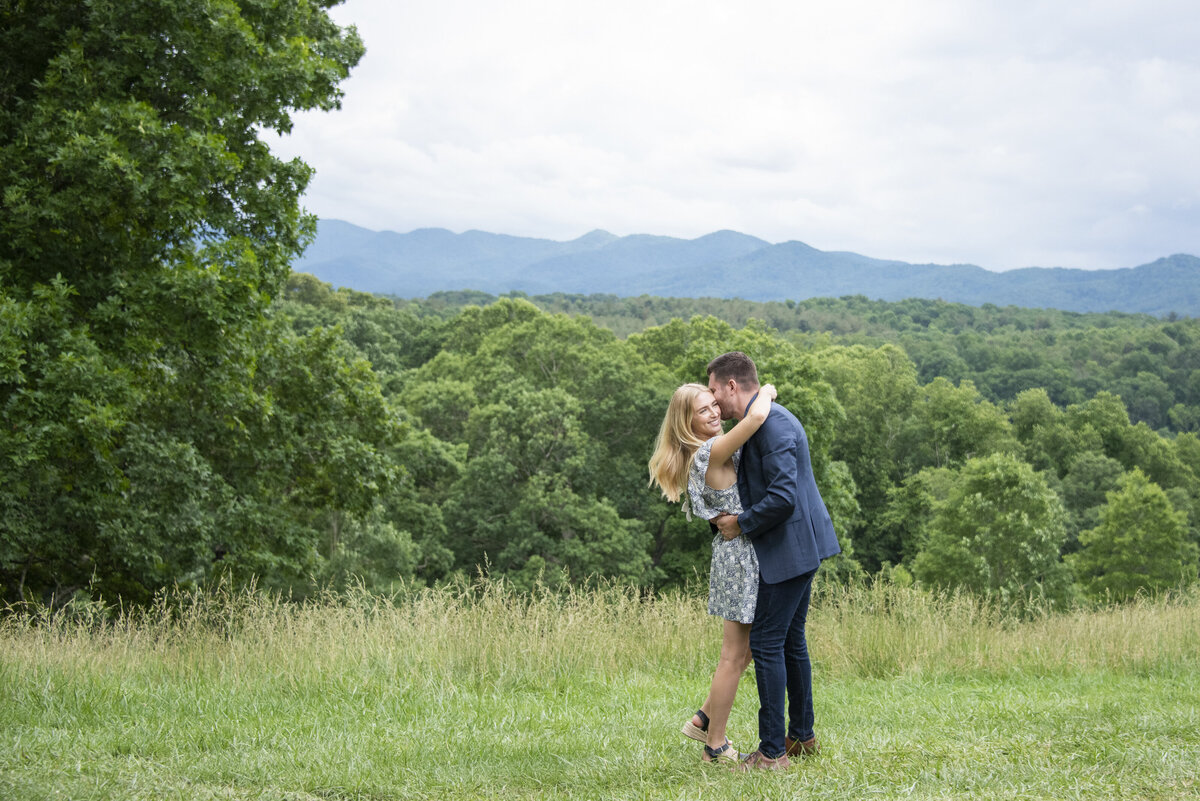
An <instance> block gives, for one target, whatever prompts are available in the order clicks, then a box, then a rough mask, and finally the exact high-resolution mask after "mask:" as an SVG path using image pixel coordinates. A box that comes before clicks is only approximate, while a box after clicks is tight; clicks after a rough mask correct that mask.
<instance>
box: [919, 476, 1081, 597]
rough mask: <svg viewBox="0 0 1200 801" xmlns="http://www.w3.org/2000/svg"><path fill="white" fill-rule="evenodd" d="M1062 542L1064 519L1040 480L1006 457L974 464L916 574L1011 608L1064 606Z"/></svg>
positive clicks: (1066, 583)
mask: <svg viewBox="0 0 1200 801" xmlns="http://www.w3.org/2000/svg"><path fill="white" fill-rule="evenodd" d="M1065 538H1066V512H1065V510H1064V509H1063V507H1062V502H1061V501H1060V500H1059V498H1058V495H1057V494H1055V492H1054V491H1053V490H1052V489H1050V487H1049V486H1048V485H1047V484H1046V481H1045V479H1044V478H1043V477H1042V476H1041V475H1040V474H1038V473H1037V472H1035V471H1034V470H1033V469H1032V468H1031V467H1029V465H1027V464H1025V463H1024V462H1021V461H1020V460H1018V459H1017V458H1015V457H1014V456H1011V455H1008V454H995V455H992V456H987V457H982V458H974V459H969V460H967V462H966V463H965V464H964V465H963V466H962V467H961V468H960V469H959V470H958V471H956V475H954V478H953V483H952V484H951V486H950V489H949V493H948V495H947V497H946V499H945V501H942V502H940V503H939V504H937V506H936V507H935V510H934V513H933V518H932V520H931V521H930V525H929V534H928V537H927V538H926V540H925V542H924V544H923V547H922V549H921V551H920V552H919V553H918V554H917V556H916V558H915V559H914V560H913V574H914V575H915V576H916V578H917V579H918V580H920V581H922V582H924V583H925V584H928V585H932V586H942V587H964V588H966V589H970V590H972V591H974V592H977V593H981V594H983V595H987V596H989V597H995V598H998V599H999V600H1000V601H1001V602H1002V603H1005V604H1013V605H1014V606H1020V605H1022V604H1024V603H1025V601H1026V600H1027V599H1028V598H1029V597H1030V596H1039V597H1044V598H1046V599H1048V600H1050V601H1065V600H1066V599H1067V597H1068V595H1069V592H1070V583H1071V578H1070V571H1069V570H1068V569H1067V568H1066V566H1065V565H1064V564H1063V562H1062V561H1061V559H1060V558H1059V550H1060V548H1061V547H1062V544H1063V541H1064V540H1065Z"/></svg>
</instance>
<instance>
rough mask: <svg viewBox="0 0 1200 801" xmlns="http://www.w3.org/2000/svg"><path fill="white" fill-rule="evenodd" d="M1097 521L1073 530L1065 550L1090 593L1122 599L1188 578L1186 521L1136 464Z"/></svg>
mask: <svg viewBox="0 0 1200 801" xmlns="http://www.w3.org/2000/svg"><path fill="white" fill-rule="evenodd" d="M1099 517H1100V524H1099V525H1098V526H1096V528H1093V529H1090V530H1088V531H1085V532H1083V533H1082V534H1080V535H1079V542H1080V544H1081V545H1082V546H1083V547H1082V548H1081V549H1080V550H1079V551H1078V552H1077V553H1074V554H1072V555H1071V557H1070V558H1071V560H1072V562H1073V563H1074V566H1075V570H1076V573H1077V574H1078V576H1079V583H1080V584H1081V585H1082V586H1083V588H1084V591H1085V592H1087V594H1088V595H1089V596H1091V597H1092V598H1099V599H1103V598H1109V597H1110V598H1112V599H1114V600H1125V599H1127V598H1129V597H1131V596H1133V595H1134V594H1135V593H1136V592H1137V591H1138V590H1146V591H1150V592H1154V591H1156V590H1162V589H1165V588H1168V587H1176V586H1179V585H1180V584H1186V583H1189V582H1191V581H1194V580H1195V578H1196V572H1197V565H1196V545H1195V544H1194V543H1191V542H1188V541H1187V537H1186V531H1187V520H1186V515H1185V514H1184V513H1183V512H1179V511H1176V510H1175V509H1174V508H1173V507H1172V505H1171V502H1170V500H1169V499H1168V498H1167V494H1166V493H1165V492H1163V490H1162V489H1161V488H1160V487H1159V486H1158V485H1157V484H1155V483H1153V482H1152V481H1150V479H1149V478H1147V477H1146V475H1145V474H1144V473H1143V472H1142V471H1141V470H1140V469H1138V468H1136V467H1135V468H1134V469H1133V471H1132V472H1130V473H1128V474H1126V475H1124V476H1122V477H1121V479H1120V481H1119V486H1118V488H1117V489H1115V490H1113V491H1111V492H1109V493H1108V503H1107V504H1106V505H1105V506H1103V507H1101V509H1100V514H1099Z"/></svg>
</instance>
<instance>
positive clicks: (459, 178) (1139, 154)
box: [273, 0, 1200, 270]
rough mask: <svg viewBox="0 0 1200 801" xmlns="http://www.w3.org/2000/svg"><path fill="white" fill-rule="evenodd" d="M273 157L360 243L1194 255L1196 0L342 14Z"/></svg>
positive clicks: (1020, 261)
mask: <svg viewBox="0 0 1200 801" xmlns="http://www.w3.org/2000/svg"><path fill="white" fill-rule="evenodd" d="M333 13H334V18H335V19H336V20H338V21H339V22H340V23H342V24H354V25H356V26H357V27H358V30H359V33H360V35H361V36H362V37H363V39H364V41H365V42H366V45H367V54H366V56H365V57H364V58H363V60H362V62H361V63H360V64H359V66H358V68H357V69H356V70H355V71H354V73H353V74H352V76H351V78H350V79H349V80H348V81H347V82H346V83H345V84H344V85H343V88H344V89H345V95H346V96H345V99H344V103H343V109H342V110H341V111H339V112H335V113H332V114H304V115H299V116H297V118H296V127H295V130H294V131H293V133H292V135H291V136H289V137H286V138H285V139H283V140H280V141H278V142H276V143H274V144H273V146H274V147H275V149H276V150H277V152H279V153H281V154H283V155H289V156H290V155H299V156H301V157H302V158H304V160H305V161H307V162H308V163H309V164H311V165H312V166H313V167H315V168H316V170H317V175H316V177H315V178H314V179H313V182H312V184H311V186H310V188H309V192H308V195H307V197H306V201H305V205H306V206H307V207H308V209H309V210H310V211H312V212H314V213H316V214H318V215H319V216H321V217H323V218H337V219H342V220H347V221H349V222H352V223H355V224H357V225H361V226H365V227H368V228H373V229H376V230H392V231H400V232H406V231H411V230H413V229H415V228H423V227H441V228H448V229H450V230H452V231H465V230H468V229H480V230H485V231H492V232H496V233H506V234H514V235H519V236H536V237H544V238H549V239H557V240H567V239H573V238H575V237H577V236H581V235H582V234H585V233H587V232H588V231H590V230H593V229H596V228H603V229H605V230H608V231H611V232H612V233H615V234H618V235H624V234H634V233H650V234H662V235H669V236H678V237H685V238H694V237H697V236H702V235H704V234H707V233H710V232H712V231H716V230H720V229H733V230H736V231H741V232H743V233H747V234H752V235H754V236H758V237H761V238H763V239H766V240H768V241H771V242H784V241H788V240H800V241H802V242H806V243H808V244H809V245H812V246H813V247H816V248H819V249H821V250H849V251H854V252H858V253H862V254H865V255H868V256H874V257H877V258H890V259H902V260H904V261H910V262H936V263H942V264H949V263H971V264H978V265H980V266H982V267H986V268H989V269H993V270H1003V269H1009V268H1013V267H1026V266H1042V267H1049V266H1062V267H1086V268H1111V267H1132V266H1136V265H1138V264H1143V263H1145V262H1148V261H1152V260H1154V259H1156V258H1158V257H1160V256H1166V255H1170V254H1172V253H1191V254H1194V255H1200V48H1198V47H1197V45H1196V36H1197V30H1200V6H1197V5H1196V4H1195V2H1194V0H1138V2H1134V1H1133V0H1091V1H1089V0H1079V1H1078V2H1072V3H1069V4H1068V3H1063V2H1055V0H1043V1H1041V2H1033V1H1032V0H1007V2H1004V1H1002V0H905V2H897V1H896V0H839V2H836V3H830V2H821V3H817V2H812V0H746V1H745V2H740V3H734V2H730V1H729V0H720V1H718V0H686V2H684V1H683V0H603V2H597V1H596V0H508V2H504V3H497V2H486V1H485V0H348V2H346V3H345V5H343V6H341V7H339V8H337V9H335V10H334V12H333Z"/></svg>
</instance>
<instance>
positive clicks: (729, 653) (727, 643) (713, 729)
mask: <svg viewBox="0 0 1200 801" xmlns="http://www.w3.org/2000/svg"><path fill="white" fill-rule="evenodd" d="M749 664H750V624H748V623H735V622H734V621H732V620H726V621H725V627H724V631H723V632H722V636H721V657H720V659H718V660H717V669H716V670H715V671H714V672H713V677H712V687H710V688H709V691H708V698H707V699H705V701H704V706H702V707H701V709H703V710H704V713H705V714H706V715H708V747H709V748H720V747H721V746H722V745H724V744H725V737H726V734H725V727H726V726H727V725H728V723H729V712H730V710H732V709H733V699H734V698H735V697H736V696H737V689H738V682H739V681H740V680H741V678H742V673H743V672H745V670H746V667H747V666H748V665H749ZM692 722H693V723H698V721H696V720H693V721H692Z"/></svg>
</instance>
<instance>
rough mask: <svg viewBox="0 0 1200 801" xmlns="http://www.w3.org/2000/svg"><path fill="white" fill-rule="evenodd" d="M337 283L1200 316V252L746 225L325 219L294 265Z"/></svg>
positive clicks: (408, 290)
mask: <svg viewBox="0 0 1200 801" xmlns="http://www.w3.org/2000/svg"><path fill="white" fill-rule="evenodd" d="M293 266H294V269H295V270H297V271H298V272H306V273H312V274H313V275H315V276H317V277H318V278H320V279H321V280H322V281H327V282H329V283H331V284H333V285H334V286H344V287H350V288H352V289H357V290H360V291H364V292H375V293H380V294H388V295H395V296H398V297H405V298H417V297H426V296H428V295H430V294H432V293H434V292H439V291H443V290H459V289H475V290H480V291H483V292H488V293H492V294H504V293H506V292H511V291H522V292H525V293H527V294H530V295H538V294H551V293H554V292H563V293H569V294H574V293H578V294H614V295H621V296H636V295H657V296H662V297H724V298H732V297H739V298H744V299H746V300H758V301H766V300H788V299H791V300H804V299H806V298H813V297H840V296H842V295H866V296H867V297H869V298H872V299H876V300H902V299H904V298H940V299H942V300H946V301H952V302H957V303H966V304H970V305H973V306H980V305H983V304H985V303H993V304H996V305H998V306H1006V305H1014V306H1026V307H1034V308H1055V309H1063V310H1067V311H1079V312H1105V311H1124V312H1142V313H1147V314H1154V315H1159V316H1162V315H1167V314H1169V313H1171V312H1174V313H1176V314H1178V315H1183V316H1189V317H1194V316H1200V258H1196V257H1195V256H1190V255H1185V254H1177V255H1174V256H1168V257H1165V258H1161V259H1158V260H1157V261H1154V262H1151V263H1149V264H1143V265H1141V266H1138V267H1129V268H1123V269H1116V270H1081V269H1065V268H1060V267H1053V268H1045V267H1027V268H1024V269H1018V270H1009V271H1006V272H992V271H989V270H985V269H983V268H982V267H977V266H974V265H970V264H953V265H940V264H909V263H907V262H902V261H891V260H883V259H874V258H870V257H867V256H861V255H859V254H857V253H846V252H836V251H821V250H817V249H816V248H812V247H810V246H808V245H806V244H804V243H802V242H783V243H780V244H771V243H770V242H766V241H764V240H762V239H757V238H755V237H752V236H747V235H746V234H740V233H737V232H736V231H717V232H716V233H712V234H708V235H707V236H702V237H700V238H698V239H676V238H673V237H666V236H650V235H644V234H638V235H633V236H620V237H619V236H615V235H613V234H610V233H608V232H607V231H592V232H591V233H589V234H585V235H584V236H581V237H579V238H578V239H573V240H571V241H569V242H557V241H553V240H549V239H534V238H526V237H517V236H507V235H504V234H492V233H486V232H484V231H467V232H465V233H461V234H455V233H453V232H451V231H447V230H445V229H441V228H422V229H418V230H415V231H412V232H410V233H406V234H401V233H396V232H393V231H371V230H368V229H366V228H360V227H358V226H356V225H352V224H350V223H347V222H343V221H341V220H321V221H320V222H319V223H318V225H317V236H316V239H315V240H314V241H313V243H312V244H311V245H310V246H309V248H308V250H307V251H306V252H305V253H304V255H303V257H301V258H300V259H298V260H297V262H296V263H295V264H294V265H293Z"/></svg>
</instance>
